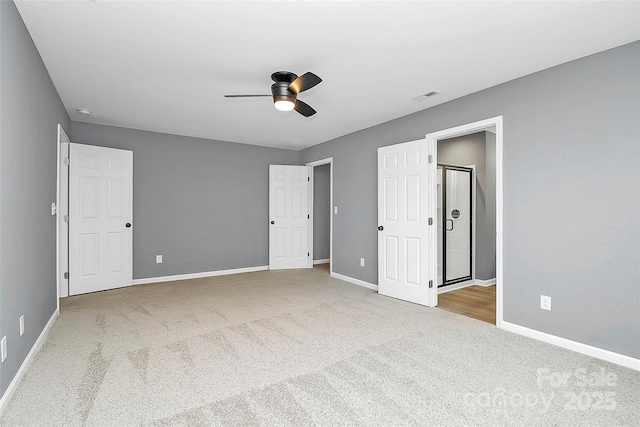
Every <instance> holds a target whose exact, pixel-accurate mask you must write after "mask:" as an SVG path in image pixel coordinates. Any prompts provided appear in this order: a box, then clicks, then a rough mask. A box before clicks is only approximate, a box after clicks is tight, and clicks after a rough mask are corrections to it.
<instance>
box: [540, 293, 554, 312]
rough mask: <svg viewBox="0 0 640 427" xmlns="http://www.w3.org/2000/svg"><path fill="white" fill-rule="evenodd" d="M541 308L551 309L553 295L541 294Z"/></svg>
mask: <svg viewBox="0 0 640 427" xmlns="http://www.w3.org/2000/svg"><path fill="white" fill-rule="evenodd" d="M540 308H541V309H543V310H549V311H551V297H548V296H546V295H540Z"/></svg>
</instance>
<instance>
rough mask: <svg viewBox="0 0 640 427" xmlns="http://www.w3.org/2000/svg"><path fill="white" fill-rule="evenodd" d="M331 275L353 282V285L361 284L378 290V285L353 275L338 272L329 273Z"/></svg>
mask: <svg viewBox="0 0 640 427" xmlns="http://www.w3.org/2000/svg"><path fill="white" fill-rule="evenodd" d="M331 277H334V278H336V279H340V280H344V281H345V282H349V283H353V284H354V285H358V286H362V287H365V288H368V289H373V290H374V291H377V290H378V285H374V284H373V283H369V282H365V281H364V280H360V279H354V278H353V277H349V276H345V275H343V274H339V273H333V272H332V273H331Z"/></svg>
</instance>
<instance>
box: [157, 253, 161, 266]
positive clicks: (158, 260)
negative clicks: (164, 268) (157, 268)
mask: <svg viewBox="0 0 640 427" xmlns="http://www.w3.org/2000/svg"><path fill="white" fill-rule="evenodd" d="M156 264H162V255H156Z"/></svg>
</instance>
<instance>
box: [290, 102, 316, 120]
mask: <svg viewBox="0 0 640 427" xmlns="http://www.w3.org/2000/svg"><path fill="white" fill-rule="evenodd" d="M293 108H294V109H295V110H296V111H297V112H298V113H300V114H302V115H303V116H305V117H311V116H313V115H314V114H315V113H316V110H314V109H313V108H311V107H310V106H309V104H307V103H305V102H302V101H300V100H299V99H297V100H296V105H295V107H293Z"/></svg>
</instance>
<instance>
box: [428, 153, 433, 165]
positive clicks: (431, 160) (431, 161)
mask: <svg viewBox="0 0 640 427" xmlns="http://www.w3.org/2000/svg"><path fill="white" fill-rule="evenodd" d="M429 163H433V156H432V155H431V154H429Z"/></svg>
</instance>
